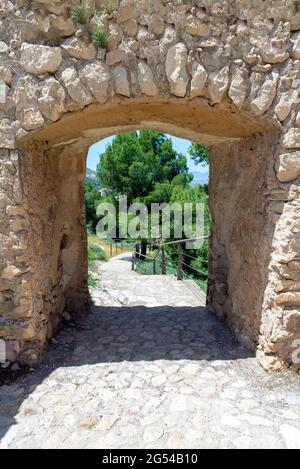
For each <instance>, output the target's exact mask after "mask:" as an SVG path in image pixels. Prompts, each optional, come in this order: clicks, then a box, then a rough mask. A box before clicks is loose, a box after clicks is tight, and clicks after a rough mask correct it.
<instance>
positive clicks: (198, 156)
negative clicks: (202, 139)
mask: <svg viewBox="0 0 300 469" xmlns="http://www.w3.org/2000/svg"><path fill="white" fill-rule="evenodd" d="M189 154H190V156H191V157H192V159H193V160H194V162H195V163H196V164H208V163H209V150H208V148H207V147H206V146H205V145H201V144H200V143H195V142H192V143H191V146H190V148H189Z"/></svg>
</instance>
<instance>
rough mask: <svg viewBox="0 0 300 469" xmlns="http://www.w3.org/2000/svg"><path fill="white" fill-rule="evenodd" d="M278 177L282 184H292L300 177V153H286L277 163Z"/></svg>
mask: <svg viewBox="0 0 300 469" xmlns="http://www.w3.org/2000/svg"><path fill="white" fill-rule="evenodd" d="M276 170H277V177H278V179H279V181H280V182H290V181H293V180H294V179H296V178H297V177H299V176H300V152H295V153H285V154H283V155H280V156H279V158H278V161H277V167H276Z"/></svg>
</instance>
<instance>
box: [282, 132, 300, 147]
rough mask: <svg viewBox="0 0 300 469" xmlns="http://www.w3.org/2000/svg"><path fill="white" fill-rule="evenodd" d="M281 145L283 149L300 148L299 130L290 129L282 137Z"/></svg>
mask: <svg viewBox="0 0 300 469" xmlns="http://www.w3.org/2000/svg"><path fill="white" fill-rule="evenodd" d="M283 145H284V147H285V148H290V149H293V148H300V129H296V128H291V129H290V130H289V131H288V132H287V133H286V134H285V136H284V139H283Z"/></svg>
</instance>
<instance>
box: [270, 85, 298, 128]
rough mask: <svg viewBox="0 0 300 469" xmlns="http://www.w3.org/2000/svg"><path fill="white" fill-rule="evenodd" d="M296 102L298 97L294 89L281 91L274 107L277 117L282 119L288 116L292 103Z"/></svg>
mask: <svg viewBox="0 0 300 469" xmlns="http://www.w3.org/2000/svg"><path fill="white" fill-rule="evenodd" d="M297 102H299V97H298V92H297V91H296V90H289V91H286V92H285V93H283V94H282V95H281V97H280V100H279V102H278V104H277V105H276V107H275V112H276V114H277V117H278V119H280V120H281V121H284V120H285V119H286V118H287V117H288V116H289V114H290V112H291V108H292V106H293V104H296V103H297Z"/></svg>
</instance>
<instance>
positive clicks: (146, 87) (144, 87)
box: [138, 62, 157, 96]
mask: <svg viewBox="0 0 300 469" xmlns="http://www.w3.org/2000/svg"><path fill="white" fill-rule="evenodd" d="M138 80H139V85H140V88H141V91H142V93H144V94H145V95H147V96H155V95H156V94H157V88H156V85H155V83H154V80H153V73H152V70H151V68H150V67H149V66H148V65H147V64H146V63H145V62H139V64H138Z"/></svg>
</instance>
